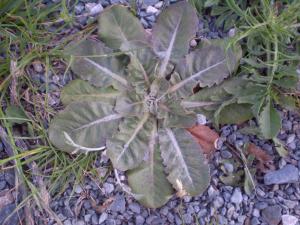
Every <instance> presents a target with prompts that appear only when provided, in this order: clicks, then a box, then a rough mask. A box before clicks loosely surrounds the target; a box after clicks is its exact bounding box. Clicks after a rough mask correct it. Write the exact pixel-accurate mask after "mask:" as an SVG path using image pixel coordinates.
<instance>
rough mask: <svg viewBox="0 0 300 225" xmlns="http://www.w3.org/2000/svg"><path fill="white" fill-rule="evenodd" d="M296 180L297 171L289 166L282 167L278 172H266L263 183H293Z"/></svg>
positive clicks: (297, 176)
mask: <svg viewBox="0 0 300 225" xmlns="http://www.w3.org/2000/svg"><path fill="white" fill-rule="evenodd" d="M298 180H299V170H298V168H297V167H295V166H293V165H291V164H288V165H286V166H284V167H283V168H282V169H280V170H276V171H271V172H268V173H267V174H266V175H265V176H264V183H265V184H266V185H271V184H288V183H295V182H298Z"/></svg>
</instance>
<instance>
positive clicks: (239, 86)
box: [181, 77, 249, 124]
mask: <svg viewBox="0 0 300 225" xmlns="http://www.w3.org/2000/svg"><path fill="white" fill-rule="evenodd" d="M247 82H248V81H247V80H245V79H243V78H242V77H233V78H231V79H228V80H226V81H224V82H223V83H222V84H220V85H218V86H213V87H210V88H208V87H206V88H203V89H201V90H200V91H198V92H197V93H196V94H194V95H192V96H190V97H188V98H185V99H183V100H182V101H181V106H183V107H184V108H185V109H187V110H191V111H194V112H196V113H201V114H204V115H205V116H206V117H208V119H211V120H214V119H217V120H218V121H214V122H215V123H216V124H218V122H220V123H222V124H223V123H231V122H232V119H234V118H236V122H241V121H243V120H244V119H246V116H245V115H244V114H240V113H238V112H234V113H235V114H236V116H237V114H239V117H231V115H230V110H231V106H230V105H232V104H234V105H233V106H234V107H233V108H232V109H234V108H235V107H238V109H239V111H240V110H242V109H240V106H236V105H235V103H236V102H237V101H238V100H237V96H236V94H237V93H239V92H240V91H242V90H243V89H245V86H246V85H247ZM245 106H246V105H245ZM247 108H248V107H247ZM222 110H224V112H223V113H222ZM228 110H229V111H228ZM246 115H249V112H248V110H247V113H246ZM244 116H245V117H244ZM247 118H248V117H247Z"/></svg>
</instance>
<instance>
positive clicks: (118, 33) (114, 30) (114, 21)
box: [98, 5, 147, 50]
mask: <svg viewBox="0 0 300 225" xmlns="http://www.w3.org/2000/svg"><path fill="white" fill-rule="evenodd" d="M98 32H99V36H100V39H101V40H102V41H103V42H104V43H105V44H106V45H107V46H109V47H110V48H112V49H116V50H117V49H120V48H121V46H122V44H124V43H126V42H130V41H142V42H145V43H146V42H147V35H146V32H145V30H144V28H143V26H142V25H141V23H140V22H139V20H138V19H137V18H136V17H135V16H134V15H133V14H132V13H131V12H130V11H129V9H128V8H127V7H125V6H121V5H114V6H111V7H109V8H107V9H105V10H104V11H103V12H102V13H101V14H100V16H99V29H98Z"/></svg>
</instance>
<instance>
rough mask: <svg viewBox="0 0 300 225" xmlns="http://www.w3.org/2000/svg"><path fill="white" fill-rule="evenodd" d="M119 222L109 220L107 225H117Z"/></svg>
mask: <svg viewBox="0 0 300 225" xmlns="http://www.w3.org/2000/svg"><path fill="white" fill-rule="evenodd" d="M116 224H117V221H116V220H115V219H108V220H107V221H106V223H105V225H116Z"/></svg>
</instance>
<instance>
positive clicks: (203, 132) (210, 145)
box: [187, 125, 219, 154]
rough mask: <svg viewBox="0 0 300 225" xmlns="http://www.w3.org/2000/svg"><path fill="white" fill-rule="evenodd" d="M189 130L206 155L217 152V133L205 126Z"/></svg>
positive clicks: (197, 126)
mask: <svg viewBox="0 0 300 225" xmlns="http://www.w3.org/2000/svg"><path fill="white" fill-rule="evenodd" d="M187 130H188V131H189V132H190V133H191V134H192V135H193V136H194V137H195V138H196V140H197V141H198V143H199V144H200V145H201V147H202V149H203V152H204V153H205V154H211V153H213V152H214V151H215V143H216V141H217V140H218V138H219V135H218V133H217V132H215V131H214V130H212V129H210V128H209V127H208V126H205V125H196V126H193V127H191V128H188V129H187Z"/></svg>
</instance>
